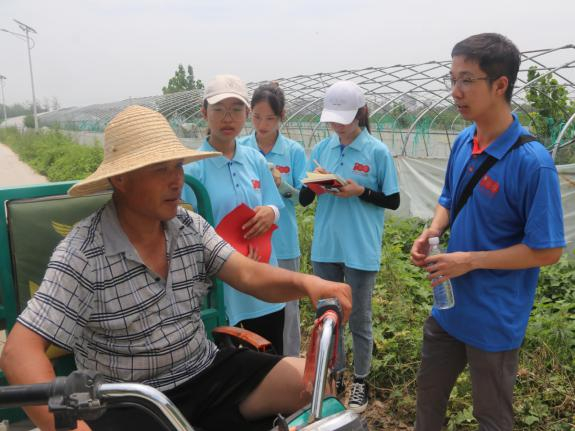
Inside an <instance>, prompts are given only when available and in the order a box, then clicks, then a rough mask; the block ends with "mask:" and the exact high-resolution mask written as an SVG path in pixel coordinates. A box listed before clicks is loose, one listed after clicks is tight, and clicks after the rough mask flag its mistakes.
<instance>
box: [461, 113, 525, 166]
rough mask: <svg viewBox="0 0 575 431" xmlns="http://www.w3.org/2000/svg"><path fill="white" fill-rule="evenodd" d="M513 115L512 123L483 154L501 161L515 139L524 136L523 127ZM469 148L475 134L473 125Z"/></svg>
mask: <svg viewBox="0 0 575 431" xmlns="http://www.w3.org/2000/svg"><path fill="white" fill-rule="evenodd" d="M512 115H513V122H512V123H511V124H510V125H509V127H508V128H507V129H506V130H505V131H504V132H503V133H502V134H501V135H499V136H498V137H497V138H496V139H495V140H494V141H493V142H492V143H491V145H489V146H488V147H487V148H485V150H484V151H483V152H485V153H487V154H489V155H491V156H493V157H495V158H496V159H501V158H502V157H503V156H505V154H507V151H509V149H510V148H511V147H512V146H513V145H514V144H515V142H516V141H517V138H519V136H521V135H522V134H524V133H525V132H524V130H523V127H521V124H520V123H519V119H518V118H517V115H515V114H512ZM471 132H472V133H471V146H473V136H475V135H476V133H477V126H476V125H475V124H473V128H472V130H471Z"/></svg>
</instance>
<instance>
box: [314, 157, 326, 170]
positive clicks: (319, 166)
mask: <svg viewBox="0 0 575 431" xmlns="http://www.w3.org/2000/svg"><path fill="white" fill-rule="evenodd" d="M313 162H314V163H315V165H316V166H317V167H318V168H320V169H323V168H322V167H321V165H320V164H319V163H318V161H317V160H316V159H313ZM324 170H325V169H324Z"/></svg>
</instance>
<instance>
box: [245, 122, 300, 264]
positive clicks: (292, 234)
mask: <svg viewBox="0 0 575 431" xmlns="http://www.w3.org/2000/svg"><path fill="white" fill-rule="evenodd" d="M237 142H238V143H239V144H241V145H247V146H249V147H251V148H254V149H255V150H258V151H260V150H259V147H258V143H257V141H256V134H255V132H254V133H252V134H251V135H249V136H244V137H242V138H239V139H238V140H237ZM264 157H265V158H266V160H267V161H268V162H269V163H273V164H274V165H275V167H276V168H277V169H278V170H279V171H280V173H281V176H282V181H283V182H284V183H287V184H289V185H290V186H292V187H294V188H296V189H298V190H299V189H301V180H302V178H304V177H305V176H306V175H305V172H306V171H305V168H306V158H305V151H304V149H303V147H302V145H301V144H300V143H299V142H296V141H293V140H291V139H288V138H286V137H285V136H284V135H282V134H281V133H279V134H278V137H277V139H276V142H275V144H274V146H273V148H272V149H271V151H270V152H269V153H267V154H265V155H264ZM282 199H283V203H284V207H283V208H282V209H281V210H280V219H279V222H278V229H276V230H275V231H274V233H273V237H272V243H273V246H274V252H275V254H276V257H277V258H278V259H295V258H296V257H299V256H300V250H299V240H298V230H297V220H296V216H295V206H294V203H293V201H292V200H291V199H289V198H285V197H282Z"/></svg>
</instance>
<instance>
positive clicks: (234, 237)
mask: <svg viewBox="0 0 575 431" xmlns="http://www.w3.org/2000/svg"><path fill="white" fill-rule="evenodd" d="M255 214H256V212H255V211H254V210H253V209H251V208H250V207H248V206H247V205H246V204H240V205H238V206H237V207H235V208H234V209H233V210H231V211H230V212H229V213H228V214H226V216H225V217H224V218H223V219H222V220H221V221H220V223H219V224H218V225H217V226H216V232H217V233H218V235H219V236H221V237H222V238H223V239H224V240H225V241H227V242H228V243H229V244H230V245H231V246H232V247H233V248H235V249H236V250H237V251H238V252H240V253H241V254H243V255H244V256H247V255H248V253H249V250H248V246H250V245H251V246H252V247H253V248H256V249H257V253H258V255H259V256H260V262H265V263H268V262H269V261H270V255H271V253H272V233H273V231H274V230H276V229H277V226H276V225H275V224H272V226H271V227H270V228H269V229H268V230H267V232H265V233H263V234H261V235H259V236H257V237H255V238H252V239H249V240H248V239H245V238H244V235H245V231H244V230H242V226H243V225H244V224H246V223H247V222H248V221H249V220H250V219H251V218H252V217H253V216H254V215H255Z"/></svg>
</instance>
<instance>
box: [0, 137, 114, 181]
mask: <svg viewBox="0 0 575 431" xmlns="http://www.w3.org/2000/svg"><path fill="white" fill-rule="evenodd" d="M0 142H2V143H3V144H6V145H8V146H9V147H10V148H12V150H13V151H14V152H15V153H17V154H18V156H19V157H20V159H21V160H22V161H24V162H26V163H27V164H28V165H30V166H31V167H32V168H33V169H34V170H35V171H36V172H38V173H39V174H41V175H44V176H45V177H46V178H48V180H49V181H66V180H78V179H82V178H85V177H86V176H88V175H89V174H91V173H92V172H94V171H95V170H96V168H97V167H98V165H99V164H100V162H101V161H102V157H103V151H102V148H101V147H100V146H84V145H80V144H77V143H76V142H74V141H73V140H72V139H71V138H69V137H68V136H66V135H64V134H62V133H61V132H59V131H57V130H48V131H40V132H35V131H27V132H23V133H20V132H19V131H18V129H16V128H6V129H0Z"/></svg>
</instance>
